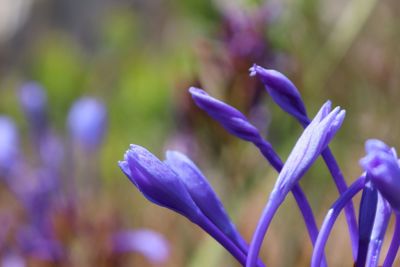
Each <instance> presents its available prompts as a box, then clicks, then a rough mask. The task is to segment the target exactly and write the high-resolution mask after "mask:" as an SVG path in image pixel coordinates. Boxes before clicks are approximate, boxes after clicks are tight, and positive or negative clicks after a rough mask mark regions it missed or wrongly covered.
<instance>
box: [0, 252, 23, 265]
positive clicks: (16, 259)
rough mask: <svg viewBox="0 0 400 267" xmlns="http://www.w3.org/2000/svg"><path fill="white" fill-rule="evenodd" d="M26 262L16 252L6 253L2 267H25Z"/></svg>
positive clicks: (2, 260)
mask: <svg viewBox="0 0 400 267" xmlns="http://www.w3.org/2000/svg"><path fill="white" fill-rule="evenodd" d="M25 266H27V264H26V262H25V260H24V259H23V258H22V257H21V256H20V255H18V254H16V253H14V252H8V253H6V254H5V255H4V256H3V258H2V259H1V267H25Z"/></svg>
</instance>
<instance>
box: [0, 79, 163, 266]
mask: <svg viewBox="0 0 400 267" xmlns="http://www.w3.org/2000/svg"><path fill="white" fill-rule="evenodd" d="M19 100H20V104H21V107H22V111H23V113H24V115H25V116H26V118H27V121H28V126H29V133H30V137H31V144H32V148H31V149H32V152H33V154H34V157H29V153H26V152H25V151H23V149H22V147H21V145H20V143H21V142H20V135H19V131H18V129H17V126H16V124H15V123H14V121H13V120H12V119H11V118H9V117H7V116H4V115H3V116H0V182H1V187H2V188H5V190H3V191H2V193H4V192H7V194H6V195H8V196H9V198H8V199H7V198H3V199H6V201H9V203H8V202H7V203H6V205H3V206H2V208H1V209H0V221H1V224H2V227H1V230H0V265H1V266H3V267H25V266H82V264H84V263H83V262H86V263H85V264H89V265H90V266H121V265H122V264H125V263H122V262H121V261H120V258H121V256H123V255H128V254H132V253H139V254H141V255H144V257H145V258H147V259H148V260H149V261H150V262H152V263H157V264H158V263H162V262H164V261H165V260H166V259H167V257H168V254H169V247H168V242H167V241H166V240H165V238H164V237H163V236H162V235H160V234H159V233H157V232H154V231H151V230H148V229H129V228H128V229H125V228H122V226H121V224H120V223H119V218H118V217H120V216H115V211H114V210H112V209H103V210H104V211H103V213H104V214H105V216H104V215H103V214H102V215H101V216H91V215H89V214H88V213H87V212H86V211H85V209H86V208H87V206H89V205H90V203H88V201H87V200H88V197H87V195H84V194H83V192H82V188H81V186H79V184H81V182H82V181H80V180H81V179H79V178H84V180H87V179H97V180H99V178H100V177H99V176H98V175H97V176H95V175H93V172H92V173H89V174H87V173H86V174H85V175H82V176H78V175H77V170H76V167H77V165H78V164H77V163H78V160H77V158H75V157H74V156H75V155H72V154H71V152H76V153H75V154H77V153H81V154H84V155H85V156H87V155H88V154H90V155H89V157H86V158H87V162H86V163H88V161H90V160H93V159H94V158H96V156H98V154H99V148H100V147H101V144H102V142H103V139H104V136H105V134H106V129H107V127H106V125H107V109H106V107H105V105H104V104H103V103H102V102H101V101H100V100H98V99H96V98H92V97H84V98H81V99H79V100H77V101H76V102H75V103H74V104H73V105H72V107H71V109H70V112H69V115H68V118H67V128H68V130H69V134H68V138H67V139H68V140H63V138H61V137H60V136H59V135H58V134H56V133H55V131H54V130H53V129H52V127H51V125H50V121H49V119H48V106H47V95H46V93H45V90H44V89H43V88H42V87H41V86H40V85H39V84H37V83H33V82H30V83H26V84H24V85H23V86H22V87H21V89H20V90H19ZM68 142H69V143H71V144H72V145H70V146H67V143H68ZM89 168H90V166H86V169H89ZM90 176H92V177H90ZM93 176H95V177H93ZM86 185H88V183H86ZM96 190H97V191H96V192H95V193H96V194H98V195H100V193H101V191H100V188H96ZM93 200H95V199H94V197H93V198H92V199H89V201H93ZM97 200H98V199H97ZM12 203H17V205H11V204H12ZM7 204H10V205H7ZM4 206H5V207H4ZM14 206H17V207H18V208H15V209H13V207H14ZM97 217H101V218H97ZM85 239H89V240H91V241H92V242H91V243H92V245H91V246H90V247H88V248H85V249H83V250H82V251H80V252H79V253H80V255H81V256H77V255H75V254H76V252H74V250H76V248H77V247H79V246H82V245H83V244H81V243H82V242H84V240H85ZM154 248H155V249H156V250H153V249H154ZM93 251H94V252H95V253H93ZM91 253H92V254H93V255H96V256H94V257H93V256H89V254H91Z"/></svg>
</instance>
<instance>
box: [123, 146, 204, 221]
mask: <svg viewBox="0 0 400 267" xmlns="http://www.w3.org/2000/svg"><path fill="white" fill-rule="evenodd" d="M127 166H129V170H128V169H127ZM120 167H121V169H122V170H123V172H124V173H125V174H126V175H127V176H128V178H129V179H130V180H131V181H132V182H133V183H134V184H135V186H136V187H137V188H138V189H139V190H140V191H141V192H142V193H143V194H144V196H145V197H147V198H148V199H149V200H150V201H152V202H154V203H156V204H158V205H161V206H164V207H167V208H170V209H172V210H175V211H177V212H179V213H181V214H183V215H184V216H186V217H188V218H189V219H191V220H195V219H196V218H197V216H198V214H199V212H200V211H199V209H198V207H197V206H196V204H195V203H194V202H193V199H192V198H191V196H190V195H189V193H188V192H187V189H186V187H185V185H184V184H183V183H182V181H181V180H180V178H179V177H178V175H177V174H176V173H175V172H174V171H173V170H172V169H171V168H170V167H169V166H168V165H166V164H165V163H163V162H161V161H160V160H159V159H158V158H157V157H155V156H154V155H153V154H151V153H150V152H149V151H147V150H146V149H145V148H143V147H141V146H138V145H131V147H130V149H129V150H128V151H127V152H126V153H125V160H124V161H123V162H120Z"/></svg>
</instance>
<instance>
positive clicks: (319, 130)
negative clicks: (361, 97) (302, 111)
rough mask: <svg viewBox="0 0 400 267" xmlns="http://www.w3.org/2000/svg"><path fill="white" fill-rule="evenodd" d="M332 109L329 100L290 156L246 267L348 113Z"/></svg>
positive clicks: (276, 186)
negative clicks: (291, 191)
mask: <svg viewBox="0 0 400 267" xmlns="http://www.w3.org/2000/svg"><path fill="white" fill-rule="evenodd" d="M330 110H331V104H330V102H329V101H328V102H326V103H325V104H324V105H323V106H322V107H321V109H320V110H319V112H318V114H317V115H316V116H315V117H314V119H313V120H312V121H311V123H310V124H309V125H308V127H307V128H306V129H305V130H304V132H303V134H302V135H301V136H300V138H299V139H298V141H297V143H296V145H295V146H294V148H293V150H292V152H291V153H290V155H289V157H288V159H287V161H286V163H285V165H284V166H283V168H282V170H281V172H280V174H279V176H278V179H277V181H276V183H275V186H274V188H273V190H272V192H271V194H270V197H269V200H268V203H267V205H266V207H265V208H264V211H263V214H262V217H261V219H260V220H259V223H258V226H257V229H256V232H255V233H254V235H253V239H252V242H251V245H250V249H249V255H248V258H247V264H246V266H255V262H256V259H257V257H258V253H259V251H260V248H261V244H262V241H263V239H264V235H265V233H266V231H267V230H268V227H269V224H270V223H271V221H272V218H273V216H274V215H275V213H276V211H277V209H278V208H279V206H280V205H281V204H282V202H283V201H284V199H285V197H286V195H287V194H288V193H289V191H290V190H291V189H292V188H293V186H294V185H295V184H296V183H297V182H298V181H299V180H300V179H301V177H302V176H303V175H304V173H305V172H306V171H307V170H308V169H309V168H310V166H311V165H312V164H313V163H314V161H315V160H316V159H317V157H318V156H319V155H320V154H321V152H322V151H323V150H324V149H325V148H326V147H327V146H328V143H329V142H330V141H331V139H332V138H333V136H334V134H335V133H336V132H337V130H338V129H339V128H340V126H341V124H342V122H343V119H344V116H345V111H344V110H340V108H339V107H337V108H335V109H334V110H332V111H330Z"/></svg>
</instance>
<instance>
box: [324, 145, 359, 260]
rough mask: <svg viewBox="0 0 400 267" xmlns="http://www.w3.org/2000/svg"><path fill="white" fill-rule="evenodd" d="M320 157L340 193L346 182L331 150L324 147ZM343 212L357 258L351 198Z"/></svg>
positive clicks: (354, 255) (356, 231)
mask: <svg viewBox="0 0 400 267" xmlns="http://www.w3.org/2000/svg"><path fill="white" fill-rule="evenodd" d="M322 158H323V159H324V161H325V163H326V166H327V167H328V169H329V172H330V173H331V174H332V177H333V180H334V181H335V184H336V188H337V189H338V191H339V194H340V195H342V194H343V193H344V192H346V190H347V184H346V181H345V180H344V177H343V174H342V172H341V171H340V168H339V165H338V164H337V162H336V160H335V157H334V156H333V154H332V152H331V150H330V149H329V147H328V148H326V149H325V150H324V151H322ZM344 212H345V215H346V220H347V226H348V228H349V232H350V239H351V248H352V251H353V258H354V259H356V258H357V251H358V227H357V220H356V215H355V210H354V206H353V202H352V200H350V201H349V202H348V203H347V204H346V206H345V207H344Z"/></svg>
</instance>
